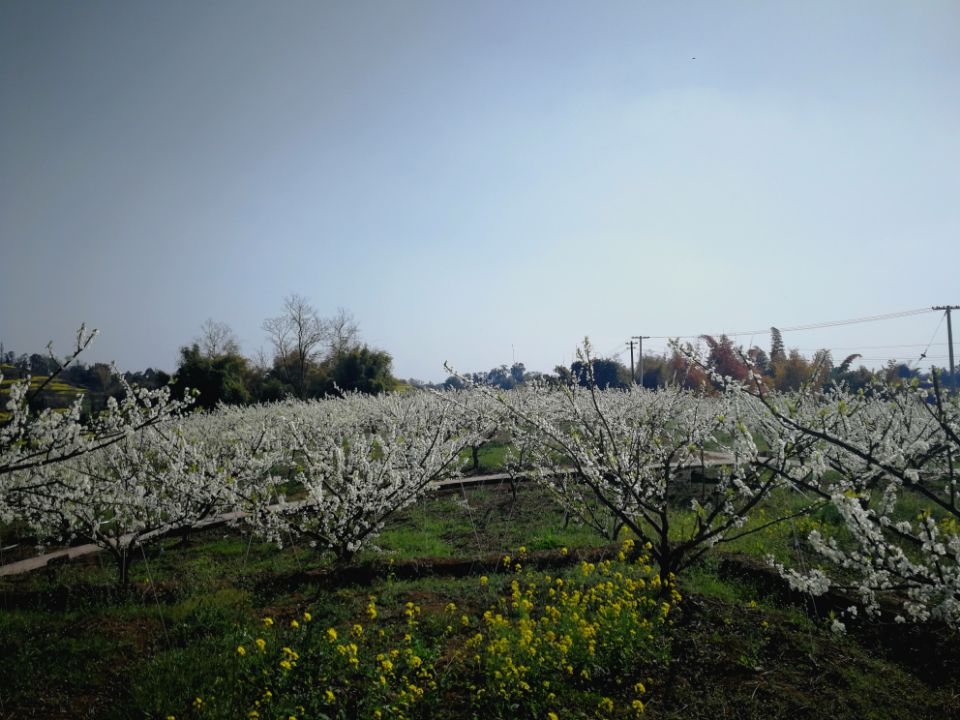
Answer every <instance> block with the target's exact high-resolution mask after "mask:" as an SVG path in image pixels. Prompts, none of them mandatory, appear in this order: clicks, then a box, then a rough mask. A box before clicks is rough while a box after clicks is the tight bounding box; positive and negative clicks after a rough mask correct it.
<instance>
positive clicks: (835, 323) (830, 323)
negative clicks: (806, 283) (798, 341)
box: [651, 308, 933, 340]
mask: <svg viewBox="0 0 960 720" xmlns="http://www.w3.org/2000/svg"><path fill="white" fill-rule="evenodd" d="M929 312H933V309H932V308H917V309H916V310H901V311H899V312H892V313H884V314H882V315H867V316H865V317H859V318H851V319H849V320H827V321H824V322H818V323H807V324H805V325H793V326H790V327H777V329H778V330H779V331H780V332H781V333H785V332H799V331H801V330H819V329H821V328H828V327H840V326H842V325H858V324H860V323H868V322H878V321H880V320H896V319H898V318H905V317H912V316H913V315H922V314H924V313H929ZM770 330H771V329H770V328H767V329H765V330H738V331H737V332H720V333H699V334H697V335H652V336H651V337H652V338H654V339H657V340H670V339H672V338H677V339H679V340H689V339H693V338H699V337H702V336H703V335H711V336H719V335H726V336H727V337H738V336H741V335H769V334H770Z"/></svg>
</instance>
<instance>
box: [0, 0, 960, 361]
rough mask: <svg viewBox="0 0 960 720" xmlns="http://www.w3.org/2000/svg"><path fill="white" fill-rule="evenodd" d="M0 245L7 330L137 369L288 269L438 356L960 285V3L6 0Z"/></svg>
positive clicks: (400, 348) (241, 319)
mask: <svg viewBox="0 0 960 720" xmlns="http://www.w3.org/2000/svg"><path fill="white" fill-rule="evenodd" d="M694 58H695V59H694ZM0 243H2V252H0V340H2V341H3V342H4V344H5V345H6V347H7V348H10V347H13V348H15V349H17V350H18V351H33V350H38V349H41V348H42V347H43V346H44V345H45V344H46V342H47V341H48V340H51V339H52V340H54V341H55V343H56V346H57V347H58V348H59V349H62V350H64V351H66V350H67V349H68V345H69V342H70V337H71V333H72V330H73V329H75V328H76V327H77V326H78V325H79V323H80V322H82V321H86V322H87V323H88V324H90V325H94V326H96V327H99V328H100V329H101V332H102V335H101V337H100V338H99V339H98V340H97V342H96V344H95V346H94V347H93V348H92V350H91V351H90V353H89V354H88V357H87V360H89V361H93V360H105V359H106V360H109V359H115V360H116V361H117V363H118V364H119V365H120V366H121V367H123V368H130V369H133V368H144V367H146V366H154V367H162V368H165V369H168V370H172V369H174V367H175V361H176V357H177V348H178V347H179V346H180V345H182V344H185V343H187V342H188V341H190V339H191V338H192V337H194V336H195V335H196V334H197V332H198V330H199V326H200V324H201V323H202V322H203V321H204V319H206V318H208V317H212V318H215V319H217V320H222V321H225V322H227V323H229V324H230V325H231V326H233V328H234V329H235V331H236V333H237V335H238V336H239V337H240V338H241V340H242V341H243V346H244V350H245V351H246V352H248V353H253V352H255V351H256V350H257V348H259V347H261V346H263V345H265V337H264V334H263V332H262V330H261V329H260V325H261V322H262V321H263V319H264V318H266V317H268V316H272V315H276V314H278V313H279V311H280V308H281V305H282V302H283V298H284V296H286V295H287V294H289V293H291V292H298V293H300V294H302V295H304V296H306V297H307V298H309V299H310V300H311V302H312V303H313V304H314V305H315V306H316V307H317V308H318V309H319V310H320V311H321V312H322V313H324V314H332V313H333V312H334V311H335V310H336V308H337V307H338V306H343V307H346V308H349V309H350V310H351V311H352V312H353V313H354V315H355V316H356V317H357V319H358V320H359V321H360V323H361V327H362V330H363V336H364V339H365V340H367V341H368V342H369V343H371V344H372V345H375V346H377V347H381V348H383V349H386V350H388V351H389V352H390V353H392V354H393V356H394V369H395V372H396V373H397V374H398V375H399V376H402V377H409V376H416V377H420V378H425V379H440V378H442V377H444V372H443V368H442V364H443V362H444V361H445V360H449V361H450V362H452V363H453V364H454V365H455V366H457V367H458V368H460V369H464V370H468V369H469V370H473V369H485V368H489V367H491V366H494V365H498V364H500V363H504V362H506V363H509V362H511V361H512V360H513V358H514V357H515V358H516V359H517V360H521V361H523V362H525V363H526V365H527V367H528V368H530V369H541V370H549V369H552V367H553V366H554V365H555V364H557V363H559V362H562V361H565V362H569V361H570V355H571V352H572V350H573V348H574V347H575V346H576V344H577V342H578V341H579V340H580V339H582V337H583V336H584V335H590V337H591V338H592V340H593V341H594V344H595V345H596V348H597V350H598V351H600V352H601V353H606V352H608V351H620V350H621V349H622V348H623V343H624V341H625V340H626V339H627V338H628V337H629V336H630V335H635V334H639V333H643V334H646V335H672V334H694V333H700V332H719V331H723V330H727V331H734V330H749V329H753V328H766V327H768V326H769V325H773V324H776V325H783V326H790V325H797V324H801V323H806V322H816V321H820V320H834V319H842V318H852V317H860V316H866V315H875V314H879V313H886V312H893V311H899V310H908V309H913V308H920V307H925V306H929V305H935V304H936V305H940V304H944V303H960V279H958V278H960V274H958V270H960V4H958V3H956V2H923V1H920V0H915V1H912V2H908V1H906V0H904V1H901V2H877V1H876V0H871V1H869V2H837V1H836V0H831V1H829V2H809V1H806V0H805V1H804V2H792V3H773V2H743V3H737V2H703V3H694V2H642V1H640V0H633V1H631V2H579V3H565V2H556V1H551V2H514V1H511V2H491V1H489V0H484V1H483V2H474V3H468V2H448V1H444V2H419V1H418V2H402V1H399V0H394V1H390V2H387V1H381V2H340V3H330V2H319V1H315V2H293V1H291V0H285V1H283V2H266V1H264V2H237V1H236V0H230V1H229V2H226V1H224V2H193V1H191V2H170V1H169V0H165V1H164V2H149V3H147V2H128V1H123V2H120V1H116V2H42V1H38V0H26V1H23V2H14V1H11V0H4V2H2V3H0ZM956 319H957V320H958V325H960V314H958V315H957V316H956ZM939 320H940V318H939V317H938V316H937V315H935V314H932V313H931V314H929V315H921V316H918V317H912V318H909V319H906V320H899V321H895V322H880V323H872V324H867V325H860V326H854V327H843V328H837V329H832V330H829V331H816V332H814V331H808V332H803V333H792V334H786V335H785V340H786V343H787V345H788V347H800V348H804V349H810V350H812V349H814V348H816V347H819V346H821V345H828V346H832V347H836V348H840V349H838V350H837V353H836V354H839V355H844V354H846V351H845V350H844V349H845V348H851V350H850V351H851V352H852V351H853V349H855V348H861V347H862V348H865V349H864V355H865V356H867V357H870V358H875V357H891V356H897V357H904V358H913V357H916V356H917V355H919V352H920V350H922V348H920V347H909V348H887V347H879V346H888V345H913V344H925V343H927V342H928V341H929V340H930V339H931V338H932V337H933V338H934V340H935V342H936V343H944V344H942V345H939V346H935V347H934V348H933V349H932V350H931V352H930V355H931V356H933V357H938V356H939V357H943V356H945V355H946V345H945V342H946V334H945V330H944V328H943V327H942V326H941V327H940V331H939V333H937V335H936V336H934V331H935V329H936V328H937V324H938V322H939ZM958 332H960V329H958ZM744 340H749V338H745V339H744ZM756 342H758V343H759V344H761V345H763V346H768V344H769V338H768V337H766V336H758V337H757V338H756ZM649 344H650V345H651V346H652V347H654V348H655V349H662V348H663V347H664V343H663V341H659V340H658V341H649ZM623 357H626V356H623ZM937 362H939V363H940V364H943V363H944V362H945V361H939V360H938V361H937Z"/></svg>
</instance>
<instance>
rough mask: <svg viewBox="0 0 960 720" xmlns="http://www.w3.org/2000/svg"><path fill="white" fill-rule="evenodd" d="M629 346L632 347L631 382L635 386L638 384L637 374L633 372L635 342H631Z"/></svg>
mask: <svg viewBox="0 0 960 720" xmlns="http://www.w3.org/2000/svg"><path fill="white" fill-rule="evenodd" d="M629 345H630V382H632V383H633V384H634V385H636V384H637V376H636V374H635V373H634V372H633V346H634V342H633V340H631V341H630V342H629Z"/></svg>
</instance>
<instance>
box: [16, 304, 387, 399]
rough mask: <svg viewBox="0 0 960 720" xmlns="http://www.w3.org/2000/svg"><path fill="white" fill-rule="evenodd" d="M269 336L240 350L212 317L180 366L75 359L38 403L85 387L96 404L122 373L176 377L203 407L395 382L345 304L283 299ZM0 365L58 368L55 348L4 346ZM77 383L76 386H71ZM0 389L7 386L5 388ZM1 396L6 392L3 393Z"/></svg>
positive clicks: (146, 379) (21, 371) (145, 382)
mask: <svg viewBox="0 0 960 720" xmlns="http://www.w3.org/2000/svg"><path fill="white" fill-rule="evenodd" d="M263 329H264V331H265V332H266V334H267V337H268V339H269V342H270V347H269V350H268V351H261V352H260V353H259V354H258V356H257V357H256V358H255V359H252V358H248V357H246V356H244V355H243V354H242V353H241V350H240V343H239V341H238V340H237V337H236V335H235V334H234V332H233V330H232V328H230V326H229V325H227V324H226V323H223V322H218V321H215V320H212V319H211V320H207V321H206V322H205V323H204V324H203V325H202V326H201V328H200V334H199V336H198V337H196V338H194V340H193V341H192V342H191V343H189V344H188V345H184V346H182V347H181V348H180V352H179V358H178V362H177V369H176V372H175V373H174V374H173V375H172V376H171V375H169V374H167V373H165V372H164V371H162V370H154V369H153V368H148V369H147V370H144V371H142V372H126V373H123V374H122V376H118V375H117V374H116V373H115V371H114V369H113V367H112V366H110V365H107V364H106V363H93V364H90V365H86V364H84V363H82V362H79V361H76V362H74V363H72V364H71V365H70V366H68V367H67V368H65V369H63V370H62V371H60V372H59V374H58V375H57V381H58V384H57V386H56V387H57V388H58V391H57V392H44V393H43V394H42V395H41V396H39V397H38V398H37V403H38V404H39V405H40V406H45V407H66V406H67V405H68V404H69V401H72V398H73V397H75V395H76V392H77V391H82V392H83V393H84V398H85V399H84V410H85V411H86V412H92V413H95V412H99V411H100V410H102V409H103V408H104V407H105V406H106V404H107V401H108V398H110V397H119V396H120V395H122V394H123V386H122V383H121V382H120V377H122V378H124V379H125V380H126V381H127V382H128V383H130V384H131V385H139V386H141V387H146V388H148V389H156V388H158V387H162V386H164V385H167V384H171V385H172V386H173V390H174V396H175V397H182V396H183V395H184V394H186V393H187V392H188V391H189V392H190V393H191V394H193V395H195V404H196V406H197V407H200V408H207V409H209V408H213V407H215V406H216V405H217V404H218V403H225V404H228V405H238V404H248V403H256V402H267V401H273V400H280V399H283V398H285V397H297V398H301V399H308V398H319V397H323V396H326V395H331V394H336V393H342V392H353V391H356V392H362V393H371V394H376V393H381V392H385V391H389V390H394V389H396V388H397V387H398V385H399V384H398V382H397V380H396V379H395V378H394V377H393V375H392V370H391V366H392V362H393V360H392V358H391V356H390V354H389V353H387V352H384V351H383V350H377V349H374V348H371V347H369V346H368V345H366V344H365V343H363V342H362V341H361V339H360V328H359V325H358V323H357V321H356V320H355V319H354V318H353V316H352V315H351V314H350V313H349V312H347V311H346V310H344V309H342V308H340V309H338V310H337V312H336V314H334V315H333V316H332V317H329V318H324V317H322V316H321V315H320V314H319V312H318V311H317V310H316V308H314V307H313V306H312V305H311V304H310V303H309V302H307V300H306V299H305V298H303V297H301V296H300V295H296V294H294V295H290V296H289V297H287V298H286V299H285V301H284V305H283V311H282V313H281V314H280V315H278V316H276V317H272V318H268V319H266V320H265V321H264V322H263ZM0 365H2V367H0V372H2V373H3V375H4V376H5V381H6V382H5V384H7V382H9V381H11V380H14V379H18V378H22V377H25V376H27V375H31V376H32V377H34V378H36V377H42V376H47V375H49V374H51V373H56V372H57V371H58V370H59V362H58V361H57V360H56V358H54V357H53V356H52V355H42V354H39V353H34V354H32V355H17V354H16V353H14V352H6V351H4V352H2V353H0ZM69 386H72V387H69ZM0 393H2V389H0ZM0 399H2V398H0Z"/></svg>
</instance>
